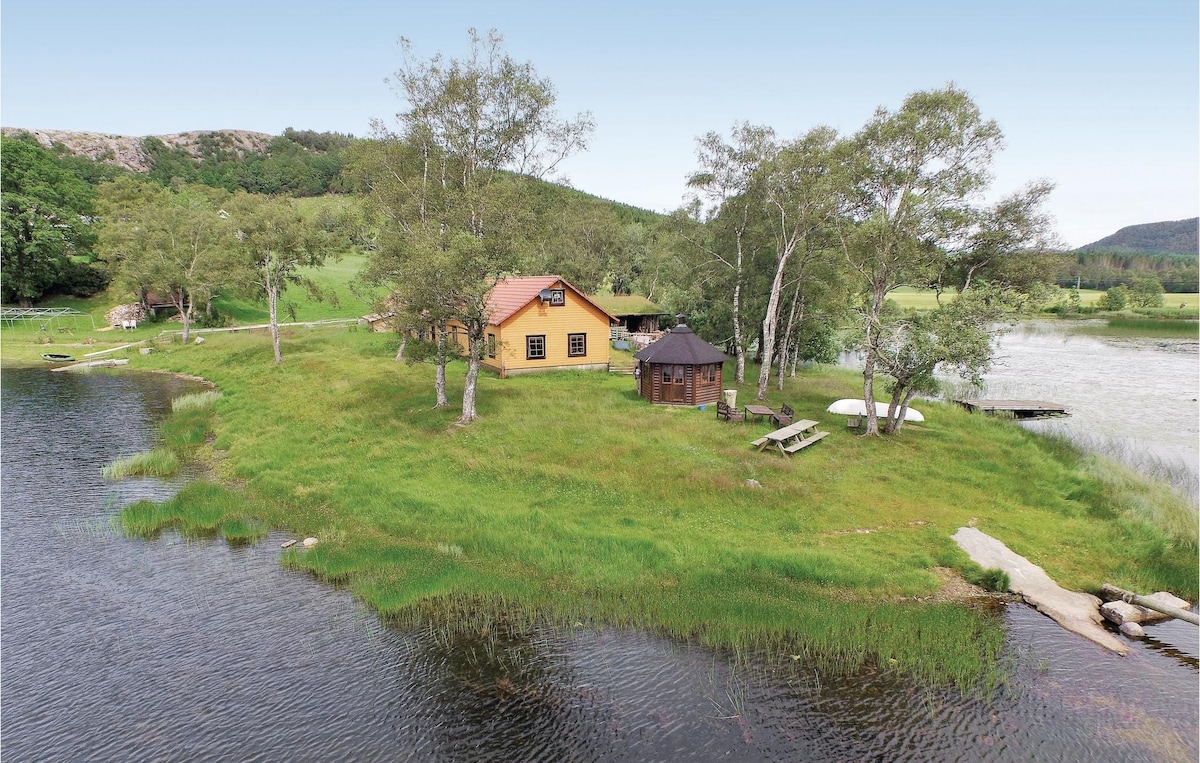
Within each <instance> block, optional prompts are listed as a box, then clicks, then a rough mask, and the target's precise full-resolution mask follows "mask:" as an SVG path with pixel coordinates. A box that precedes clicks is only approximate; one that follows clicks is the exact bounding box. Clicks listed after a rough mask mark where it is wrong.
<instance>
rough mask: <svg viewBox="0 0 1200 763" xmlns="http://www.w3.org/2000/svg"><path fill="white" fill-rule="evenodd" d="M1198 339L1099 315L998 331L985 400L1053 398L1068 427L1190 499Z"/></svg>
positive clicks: (1199, 441) (1198, 440)
mask: <svg viewBox="0 0 1200 763" xmlns="http://www.w3.org/2000/svg"><path fill="white" fill-rule="evenodd" d="M1198 349H1200V342H1198V341H1197V338H1196V337H1195V336H1191V337H1184V338H1161V337H1144V336H1130V335H1127V334H1120V333H1114V332H1108V331H1106V330H1105V323H1104V322H1103V321H1080V322H1074V321H1028V322H1025V323H1022V324H1020V325H1018V326H1017V328H1016V329H1015V330H1014V331H1012V332H1011V333H1009V334H1007V335H1005V336H1003V337H1001V339H1000V342H999V346H998V351H997V355H996V362H995V364H994V366H993V368H992V370H991V371H990V372H989V373H988V375H987V389H986V390H985V391H984V393H983V395H982V396H983V397H993V398H1017V399H1034V400H1048V401H1051V402H1055V403H1062V404H1064V405H1066V407H1067V410H1068V411H1070V413H1071V415H1070V417H1069V418H1064V419H1049V420H1043V421H1036V422H1028V423H1026V424H1024V425H1023V426H1028V427H1030V428H1032V429H1035V430H1037V431H1042V432H1062V433H1065V434H1068V435H1070V436H1071V437H1072V438H1074V439H1075V440H1077V441H1079V442H1081V443H1083V444H1085V445H1087V446H1089V447H1092V448H1094V449H1096V450H1099V451H1101V452H1105V453H1108V454H1110V455H1114V456H1116V457H1117V458H1119V459H1121V460H1123V461H1125V462H1126V463H1129V464H1130V465H1132V466H1134V467H1136V468H1139V469H1141V470H1142V471H1146V472H1148V473H1151V474H1154V475H1156V476H1161V477H1165V478H1168V479H1171V480H1173V481H1175V482H1177V483H1178V484H1179V486H1180V487H1181V488H1182V489H1183V490H1184V491H1185V492H1187V493H1189V494H1191V495H1192V497H1193V498H1195V497H1196V495H1197V492H1198V491H1197V472H1198V470H1200V467H1198V463H1200V403H1198V402H1197V398H1198V397H1200V353H1198Z"/></svg>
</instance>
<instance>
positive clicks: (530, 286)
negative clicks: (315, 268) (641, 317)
mask: <svg viewBox="0 0 1200 763" xmlns="http://www.w3.org/2000/svg"><path fill="white" fill-rule="evenodd" d="M557 284H562V288H565V289H570V290H571V291H573V292H575V294H577V295H579V297H580V299H582V300H584V301H585V302H587V303H588V304H589V305H591V306H592V307H594V308H596V310H598V311H600V312H601V313H603V314H604V315H606V316H608V320H609V323H616V322H617V318H616V316H614V315H612V314H611V313H609V312H608V311H607V310H605V309H604V308H602V307H600V306H599V305H597V304H596V303H595V302H593V301H592V300H590V299H588V296H587V295H586V294H584V293H583V292H581V291H580V290H579V289H576V288H575V287H574V286H572V285H571V284H569V283H567V282H566V281H564V280H563V279H562V278H561V277H559V276H521V277H519V278H502V279H500V280H499V281H497V282H496V285H495V287H493V288H492V293H491V294H489V295H488V314H489V315H490V316H491V317H490V318H488V322H489V323H491V324H493V325H496V326H499V325H500V324H501V323H504V321H506V320H508V319H509V318H511V317H512V316H513V314H514V313H516V312H517V311H518V310H520V309H521V308H523V307H525V305H528V304H529V303H530V302H532V301H533V300H535V299H538V295H539V294H540V293H541V291H542V289H552V288H554V287H555V285H557Z"/></svg>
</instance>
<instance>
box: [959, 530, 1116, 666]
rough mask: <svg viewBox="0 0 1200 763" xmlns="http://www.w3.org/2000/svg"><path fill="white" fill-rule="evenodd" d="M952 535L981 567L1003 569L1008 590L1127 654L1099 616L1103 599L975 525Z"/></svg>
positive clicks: (1064, 623)
mask: <svg viewBox="0 0 1200 763" xmlns="http://www.w3.org/2000/svg"><path fill="white" fill-rule="evenodd" d="M951 537H952V538H953V540H954V541H955V542H956V543H957V544H958V545H959V547H960V548H962V550H963V551H966V552H967V556H969V557H971V559H972V561H974V562H975V563H977V564H978V565H979V566H981V567H983V568H984V569H1000V570H1004V572H1005V573H1007V574H1008V579H1009V586H1008V587H1009V590H1011V591H1012V592H1013V593H1018V594H1020V595H1021V596H1022V597H1023V598H1024V599H1025V601H1027V602H1029V603H1030V604H1032V605H1033V606H1035V607H1037V609H1038V611H1039V612H1041V613H1043V614H1045V615H1049V616H1050V617H1051V618H1053V619H1054V621H1055V622H1057V623H1058V624H1059V625H1061V626H1062V627H1064V628H1066V629H1067V630H1069V631H1071V632H1072V633H1078V634H1079V635H1080V636H1083V637H1084V638H1088V639H1091V640H1092V641H1094V642H1096V643H1097V644H1100V645H1101V646H1103V647H1105V648H1106V649H1111V650H1112V651H1114V652H1116V653H1117V654H1128V652H1129V647H1127V646H1125V644H1124V643H1123V642H1122V641H1121V640H1120V639H1118V638H1117V637H1116V636H1114V635H1112V634H1111V633H1109V632H1108V631H1107V630H1106V629H1105V628H1104V626H1103V625H1101V623H1103V621H1104V620H1103V618H1102V617H1101V616H1100V600H1099V599H1097V598H1096V597H1095V596H1091V595H1090V594H1086V593H1077V592H1075V591H1068V590H1066V589H1064V588H1062V587H1061V586H1059V585H1058V583H1055V582H1054V581H1053V580H1051V579H1050V576H1049V575H1047V574H1046V571H1045V570H1043V569H1042V568H1041V567H1039V566H1037V565H1036V564H1034V563H1033V562H1031V561H1029V560H1028V559H1026V558H1025V557H1023V556H1019V555H1017V554H1015V553H1013V552H1012V551H1011V550H1009V548H1008V547H1007V546H1005V545H1004V544H1003V543H1001V542H1000V541H998V540H996V539H995V538H993V537H991V536H990V535H987V534H985V533H982V532H980V531H979V530H976V529H975V528H973V527H960V528H959V529H958V532H956V533H955V534H954V535H953V536H951Z"/></svg>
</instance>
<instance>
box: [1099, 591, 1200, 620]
mask: <svg viewBox="0 0 1200 763" xmlns="http://www.w3.org/2000/svg"><path fill="white" fill-rule="evenodd" d="M1100 592H1101V593H1103V594H1104V595H1105V596H1109V597H1111V598H1113V599H1120V600H1121V601H1123V602H1125V603H1126V604H1136V605H1137V606H1139V607H1145V608H1146V609H1153V610H1154V611H1155V612H1162V613H1163V614H1164V615H1170V616H1171V617H1174V618H1176V619H1178V620H1183V621H1185V622H1189V623H1191V624H1192V625H1200V616H1198V615H1197V614H1196V613H1195V612H1188V611H1187V610H1186V609H1179V608H1178V607H1172V606H1170V605H1169V604H1159V603H1158V602H1157V601H1154V600H1153V599H1147V598H1146V597H1145V596H1138V595H1137V594H1136V593H1133V592H1131V591H1126V590H1125V589H1124V588H1117V587H1116V586H1115V585H1110V584H1108V583H1105V584H1104V585H1102V586H1100Z"/></svg>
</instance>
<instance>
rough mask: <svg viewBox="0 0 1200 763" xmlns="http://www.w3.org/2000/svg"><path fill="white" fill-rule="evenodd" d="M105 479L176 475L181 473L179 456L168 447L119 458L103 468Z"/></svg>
mask: <svg viewBox="0 0 1200 763" xmlns="http://www.w3.org/2000/svg"><path fill="white" fill-rule="evenodd" d="M102 473H103V474H104V478H105V479H109V480H118V479H125V478H127V477H174V476H175V475H177V474H178V473H179V456H177V455H175V452H174V451H172V450H168V449H166V448H155V449H153V450H148V451H145V452H143V453H135V454H133V455H132V456H125V457H123V458H118V459H117V460H116V461H113V462H112V463H111V464H109V465H108V466H105V467H104V468H103V470H102Z"/></svg>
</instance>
